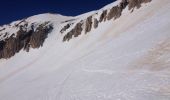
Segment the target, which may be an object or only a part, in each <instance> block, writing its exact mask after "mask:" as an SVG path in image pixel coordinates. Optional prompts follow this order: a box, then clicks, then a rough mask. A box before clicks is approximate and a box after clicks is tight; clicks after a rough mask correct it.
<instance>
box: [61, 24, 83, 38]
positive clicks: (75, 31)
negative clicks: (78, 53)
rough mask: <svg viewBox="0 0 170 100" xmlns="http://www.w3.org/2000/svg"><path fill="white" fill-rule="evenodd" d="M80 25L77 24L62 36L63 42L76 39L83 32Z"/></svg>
mask: <svg viewBox="0 0 170 100" xmlns="http://www.w3.org/2000/svg"><path fill="white" fill-rule="evenodd" d="M82 25H83V24H82V23H81V22H79V23H77V24H76V26H75V27H74V28H73V29H72V30H71V31H70V32H68V33H67V34H66V35H65V36H64V38H63V41H69V40H70V39H71V38H72V37H73V36H74V37H78V36H79V35H80V34H81V32H82V31H83V28H82Z"/></svg>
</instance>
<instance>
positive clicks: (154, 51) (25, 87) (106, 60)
mask: <svg viewBox="0 0 170 100" xmlns="http://www.w3.org/2000/svg"><path fill="white" fill-rule="evenodd" d="M112 5H115V4H114V3H113V4H110V5H109V6H106V7H105V8H107V7H108V8H109V7H110V6H112ZM169 9H170V1H169V0H153V1H152V2H151V3H148V4H143V5H142V7H141V8H140V9H135V10H134V11H133V13H130V11H128V10H127V8H126V9H125V10H124V11H123V14H122V16H121V17H120V18H119V19H117V20H115V21H107V22H103V23H102V24H100V25H99V27H98V28H97V29H93V30H92V31H91V32H90V33H88V34H86V35H84V34H82V35H81V36H79V37H78V38H74V39H72V40H71V41H69V42H62V37H63V34H60V33H59V31H60V29H61V27H62V25H61V24H60V22H62V21H63V20H68V19H72V17H71V18H70V17H65V18H63V17H61V20H59V19H58V20H56V21H53V24H54V27H57V28H55V29H54V30H53V32H52V33H51V34H49V36H48V38H47V39H46V41H45V43H44V45H43V47H42V48H39V49H32V50H30V52H29V53H28V52H24V51H21V52H20V53H18V54H16V55H15V56H14V57H12V58H10V59H8V60H0V100H170V28H169V26H170V20H169V18H170V12H169ZM95 12H96V11H94V12H90V13H87V14H83V15H80V16H77V17H75V18H77V19H79V18H82V16H88V15H89V14H92V13H95ZM99 12H100V11H99ZM40 16H42V15H40ZM43 16H44V15H43ZM37 17H38V16H37ZM34 18H36V17H33V19H34ZM62 18H63V19H62ZM36 19H37V18H36ZM36 19H35V20H36ZM54 20H55V19H54Z"/></svg>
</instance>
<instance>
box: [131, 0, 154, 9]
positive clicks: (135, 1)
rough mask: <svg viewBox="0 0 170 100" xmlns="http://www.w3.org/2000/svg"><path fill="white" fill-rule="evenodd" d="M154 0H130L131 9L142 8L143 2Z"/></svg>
mask: <svg viewBox="0 0 170 100" xmlns="http://www.w3.org/2000/svg"><path fill="white" fill-rule="evenodd" d="M151 1H152V0H128V2H129V6H128V7H129V10H131V9H133V8H135V7H137V8H140V7H141V4H142V3H148V2H151Z"/></svg>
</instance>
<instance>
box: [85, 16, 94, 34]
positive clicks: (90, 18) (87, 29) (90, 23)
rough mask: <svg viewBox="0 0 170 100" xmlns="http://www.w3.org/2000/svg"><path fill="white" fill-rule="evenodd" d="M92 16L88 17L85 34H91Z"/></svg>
mask: <svg viewBox="0 0 170 100" xmlns="http://www.w3.org/2000/svg"><path fill="white" fill-rule="evenodd" d="M92 24H93V22H92V16H90V17H88V18H87V20H86V27H85V33H87V32H90V31H91V29H92Z"/></svg>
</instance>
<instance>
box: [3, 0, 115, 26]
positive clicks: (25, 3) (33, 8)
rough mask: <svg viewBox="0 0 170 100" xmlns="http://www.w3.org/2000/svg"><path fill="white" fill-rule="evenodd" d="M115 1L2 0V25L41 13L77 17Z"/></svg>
mask: <svg viewBox="0 0 170 100" xmlns="http://www.w3.org/2000/svg"><path fill="white" fill-rule="evenodd" d="M113 1H114V0H1V1H0V3H1V4H0V25H3V24H8V23H10V22H11V21H15V20H18V19H23V18H26V17H29V16H32V15H36V14H41V13H48V12H49V13H59V14H62V15H67V16H75V15H79V14H82V13H85V12H89V11H92V10H96V9H99V8H101V7H103V6H105V5H107V4H109V3H111V2H113Z"/></svg>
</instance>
